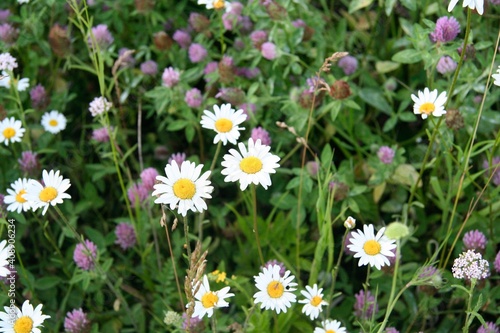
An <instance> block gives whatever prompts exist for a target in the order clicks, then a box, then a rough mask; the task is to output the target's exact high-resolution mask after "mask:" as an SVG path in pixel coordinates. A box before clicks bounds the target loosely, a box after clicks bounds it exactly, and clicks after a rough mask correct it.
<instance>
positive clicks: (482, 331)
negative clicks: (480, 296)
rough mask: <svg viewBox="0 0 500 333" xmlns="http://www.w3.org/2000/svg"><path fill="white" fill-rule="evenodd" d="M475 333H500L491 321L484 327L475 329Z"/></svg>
mask: <svg viewBox="0 0 500 333" xmlns="http://www.w3.org/2000/svg"><path fill="white" fill-rule="evenodd" d="M477 333H500V330H499V329H498V326H497V325H495V323H494V322H492V321H487V322H486V327H484V326H482V325H481V327H479V328H478V329H477Z"/></svg>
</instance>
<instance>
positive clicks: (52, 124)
mask: <svg viewBox="0 0 500 333" xmlns="http://www.w3.org/2000/svg"><path fill="white" fill-rule="evenodd" d="M42 126H43V128H44V129H45V130H46V131H47V132H50V133H52V134H57V133H59V132H61V131H62V130H63V129H65V128H66V117H65V116H64V115H63V114H62V113H59V112H57V111H55V110H52V111H50V112H45V114H44V115H43V116H42Z"/></svg>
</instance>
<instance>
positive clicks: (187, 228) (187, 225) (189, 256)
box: [182, 215, 191, 262]
mask: <svg viewBox="0 0 500 333" xmlns="http://www.w3.org/2000/svg"><path fill="white" fill-rule="evenodd" d="M182 222H183V223H184V237H185V239H186V251H187V255H188V262H189V261H190V260H191V246H190V245H189V224H188V220H187V215H186V216H183V217H182Z"/></svg>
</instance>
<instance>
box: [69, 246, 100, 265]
mask: <svg viewBox="0 0 500 333" xmlns="http://www.w3.org/2000/svg"><path fill="white" fill-rule="evenodd" d="M85 246H86V247H87V248H85ZM85 246H84V245H83V244H82V243H78V244H76V247H75V251H74V252H73V260H74V261H75V263H76V265H77V266H78V267H80V268H81V269H83V270H85V271H90V270H92V269H94V265H95V260H96V259H97V246H95V244H94V243H92V242H91V241H89V240H88V239H86V240H85Z"/></svg>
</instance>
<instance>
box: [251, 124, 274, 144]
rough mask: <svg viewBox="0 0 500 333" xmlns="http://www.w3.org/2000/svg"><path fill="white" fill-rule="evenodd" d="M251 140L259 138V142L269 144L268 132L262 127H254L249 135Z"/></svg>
mask: <svg viewBox="0 0 500 333" xmlns="http://www.w3.org/2000/svg"><path fill="white" fill-rule="evenodd" d="M251 137H252V139H253V141H254V142H255V141H257V140H258V139H260V141H261V143H262V144H263V145H266V146H270V145H271V137H270V136H269V132H268V131H266V130H265V129H263V128H262V127H260V126H259V127H255V128H254V129H252V135H251Z"/></svg>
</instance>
